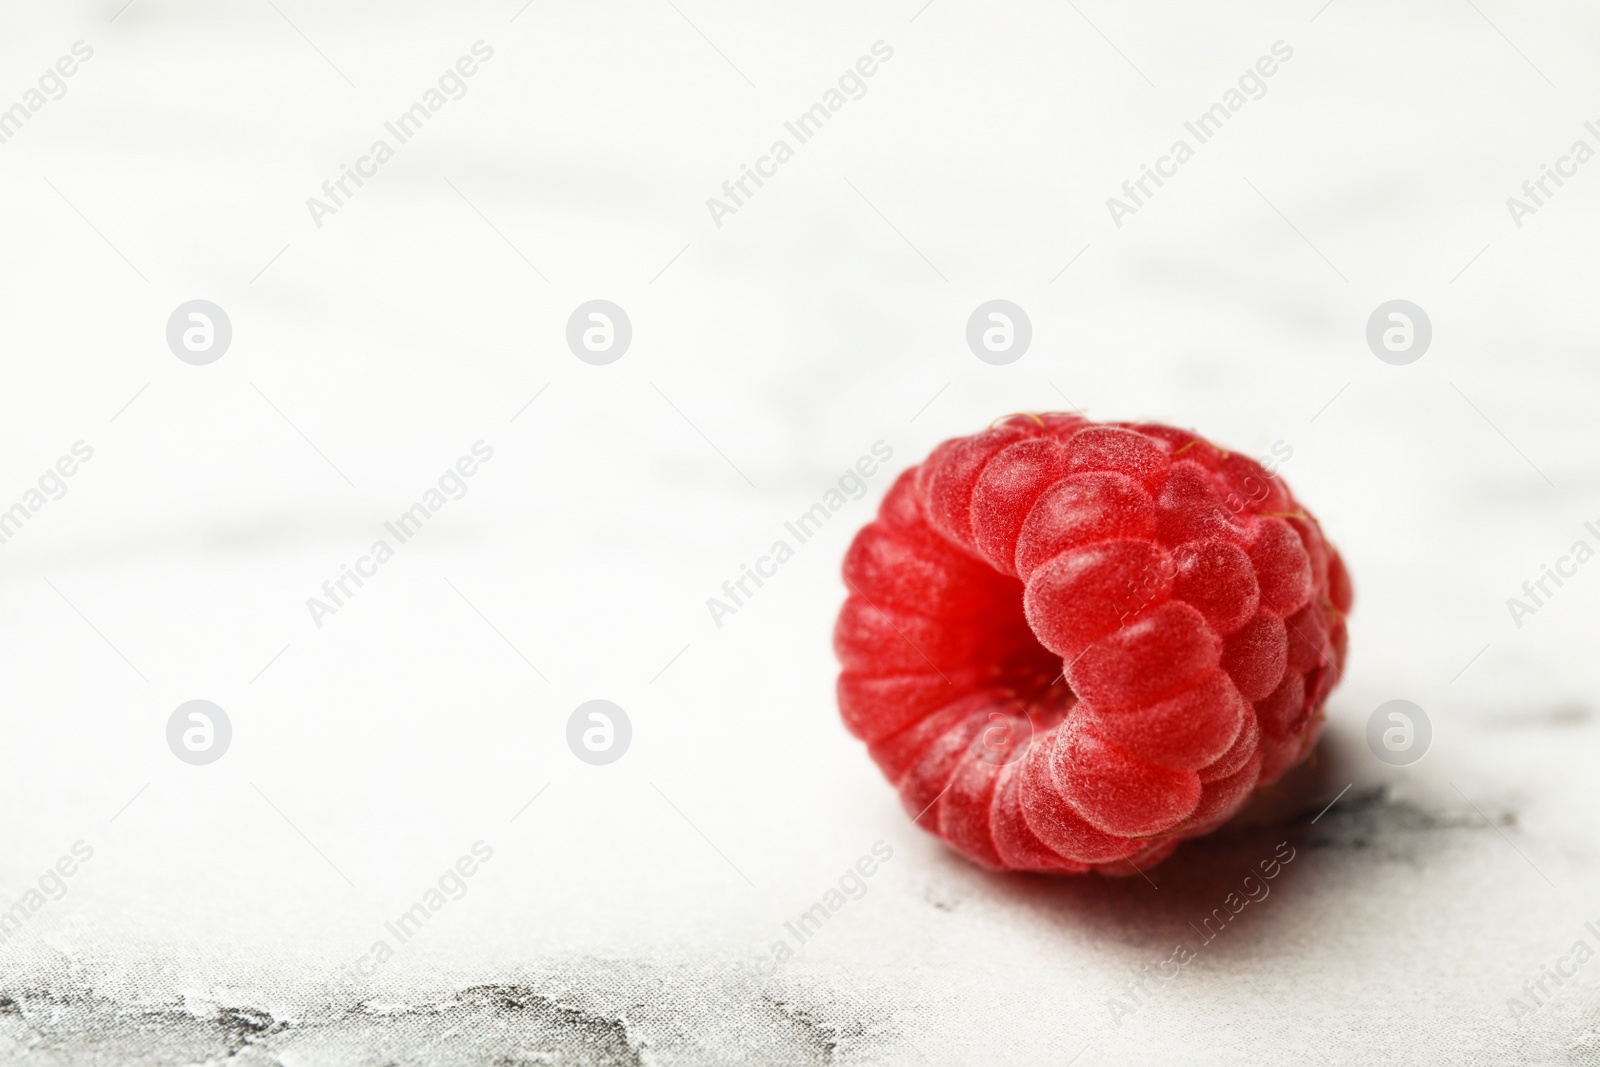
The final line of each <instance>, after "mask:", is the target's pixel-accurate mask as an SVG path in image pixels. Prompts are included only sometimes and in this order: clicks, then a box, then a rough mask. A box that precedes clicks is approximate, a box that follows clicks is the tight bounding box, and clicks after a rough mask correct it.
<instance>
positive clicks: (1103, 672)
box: [834, 414, 1351, 874]
mask: <svg viewBox="0 0 1600 1067" xmlns="http://www.w3.org/2000/svg"><path fill="white" fill-rule="evenodd" d="M844 580H845V584H846V585H847V586H848V587H849V590H850V595H849V597H848V598H847V599H846V600H845V603H844V607H843V609H842V610H841V611H840V612H839V621H838V624H837V626H836V627H835V629H834V648H835V649H836V650H837V652H838V654H839V659H840V661H841V663H842V664H843V667H844V670H843V672H842V673H841V674H840V676H839V710H840V712H841V714H842V715H843V717H844V721H845V725H846V726H847V727H849V729H850V732H851V733H853V734H855V735H856V736H857V737H859V738H861V739H862V740H863V741H865V742H867V746H868V752H869V753H870V754H871V755H872V758H873V759H874V760H875V761H876V762H877V763H878V766H879V767H880V768H882V770H883V773H884V774H885V775H886V776H887V777H888V779H889V781H890V782H892V783H893V784H894V785H895V787H896V788H897V789H898V790H899V791H900V798H901V801H902V803H903V804H904V805H905V808H906V810H907V811H908V812H909V813H910V814H911V815H912V816H913V817H915V818H916V820H917V822H918V823H919V824H920V825H921V826H922V827H923V828H924V829H926V830H929V831H931V832H933V833H935V834H938V835H939V836H940V837H942V838H944V839H945V840H946V841H947V842H949V843H950V844H951V845H952V846H953V847H954V848H955V849H956V850H957V851H958V852H960V853H961V854H962V855H964V856H967V857H968V858H970V859H972V860H975V861H977V862H978V863H981V864H983V865H985V866H988V867H995V868H1000V869H1003V870H1029V871H1053V872H1063V873H1078V872H1082V871H1087V870H1089V869H1091V868H1093V869H1095V870H1098V871H1101V872H1103V873H1107V874H1131V873H1133V872H1134V871H1135V870H1143V869H1145V868H1146V867H1147V866H1148V865H1150V864H1152V863H1156V862H1158V861H1160V860H1162V859H1164V858H1165V857H1166V856H1167V855H1168V854H1170V853H1171V852H1172V850H1173V849H1174V848H1176V847H1177V843H1178V841H1179V840H1181V839H1182V838H1186V837H1196V836H1198V835H1200V834H1205V833H1208V832H1210V831H1211V830H1214V829H1215V828H1217V827H1218V826H1220V825H1221V824H1222V823H1224V822H1226V821H1227V819H1228V818H1229V817H1230V816H1232V815H1233V813H1234V812H1235V811H1237V810H1238V809H1239V808H1240V807H1241V806H1242V805H1243V804H1244V803H1245V801H1246V800H1248V799H1249V797H1250V795H1251V793H1252V792H1253V791H1254V790H1256V789H1257V788H1259V787H1261V786H1264V785H1266V784H1268V783H1270V782H1272V781H1274V780H1276V779H1277V778H1278V777H1279V776H1280V775H1282V774H1283V773H1284V772H1285V771H1287V770H1288V769H1289V768H1290V767H1292V766H1294V765H1295V764H1296V763H1298V762H1300V760H1301V759H1303V758H1304V757H1305V756H1306V755H1307V754H1308V753H1309V752H1310V751H1311V748H1312V746H1313V745H1314V744H1315V742H1316V739H1317V734H1318V732H1319V731H1320V730H1321V728H1322V720H1323V715H1322V707H1323V704H1324V703H1325V702H1326V700H1327V698H1328V693H1329V692H1330V691H1331V690H1332V689H1333V687H1334V685H1335V684H1336V683H1337V682H1338V680H1339V677H1340V675H1341V674H1342V672H1343V669H1344V660H1345V648H1346V634H1345V615H1346V613H1347V612H1348V611H1349V610H1350V598H1351V593H1350V578H1349V575H1348V574H1347V573H1346V571H1345V569H1344V564H1343V562H1342V561H1341V560H1340V558H1339V554H1338V553H1337V552H1336V551H1334V549H1333V547H1332V546H1331V545H1329V544H1328V543H1327V541H1326V540H1324V538H1323V536H1322V530H1321V527H1319V526H1318V525H1317V521H1316V520H1315V519H1314V518H1312V517H1311V516H1310V514H1308V513H1307V512H1306V511H1305V509H1304V508H1302V507H1301V506H1300V505H1299V504H1298V503H1297V502H1296V501H1295V499H1294V497H1293V496H1292V495H1290V493H1289V490H1288V489H1287V488H1286V487H1285V486H1284V485H1283V483H1282V482H1281V481H1279V480H1278V479H1277V478H1275V477H1273V476H1272V475H1270V474H1268V473H1267V472H1266V471H1265V470H1264V469H1263V468H1262V467H1261V466H1260V465H1259V464H1257V463H1256V462H1254V461H1252V460H1250V459H1248V458H1246V457H1244V456H1241V455H1237V454H1234V453H1229V452H1224V451H1222V450H1221V449H1219V448H1217V447H1216V446H1215V445H1213V444H1211V443H1210V442H1208V441H1206V440H1205V439H1204V438H1201V437H1198V436H1196V435H1194V434H1192V433H1188V432H1186V431H1183V430H1175V429H1172V428H1171V427H1167V426H1157V425H1152V424H1135V423H1112V424H1096V423H1093V422H1090V421H1089V420H1087V419H1084V418H1080V417H1078V416H1075V415H1063V414H1047V415H1013V416H1010V417H1008V418H1005V419H1002V420H1001V421H1000V422H998V423H997V424H995V425H994V426H992V427H991V428H989V429H988V430H985V431H984V432H982V433H978V434H973V435H972V436H971V437H958V438H955V439H954V440H950V441H946V442H944V443H943V444H941V445H940V446H939V447H938V448H936V449H934V450H933V453H932V454H931V455H930V456H929V457H928V458H927V459H926V460H925V461H924V462H923V463H922V464H921V465H920V466H917V467H913V468H912V469H911V470H908V471H906V472H905V473H903V474H902V475H901V476H900V477H899V478H898V479H897V480H896V481H895V483H894V486H893V488H891V489H890V490H889V493H888V495H887V496H886V497H885V498H884V500H883V504H882V506H881V507H880V508H879V509H878V517H877V519H875V520H874V521H873V522H871V523H869V524H867V526H865V527H864V528H863V529H862V530H861V531H860V532H859V533H857V534H856V538H855V541H854V542H853V543H852V544H851V546H850V551H849V552H848V554H847V555H846V556H845V560H844Z"/></svg>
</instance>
